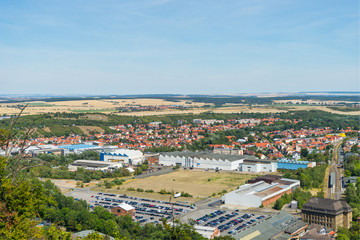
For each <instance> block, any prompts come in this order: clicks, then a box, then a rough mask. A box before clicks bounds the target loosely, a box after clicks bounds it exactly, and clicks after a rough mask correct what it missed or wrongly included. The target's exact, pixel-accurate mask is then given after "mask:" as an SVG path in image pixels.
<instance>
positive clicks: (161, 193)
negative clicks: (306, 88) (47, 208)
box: [0, 117, 360, 239]
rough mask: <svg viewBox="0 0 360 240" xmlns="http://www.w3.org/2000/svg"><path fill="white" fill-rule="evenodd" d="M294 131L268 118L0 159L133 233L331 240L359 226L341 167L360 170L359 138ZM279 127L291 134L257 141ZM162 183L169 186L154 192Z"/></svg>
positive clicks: (205, 122)
mask: <svg viewBox="0 0 360 240" xmlns="http://www.w3.org/2000/svg"><path fill="white" fill-rule="evenodd" d="M300 122H302V119H286V118H279V117H267V118H246V119H245V118H242V119H231V118H230V119H227V120H219V119H199V118H194V119H192V121H189V120H184V119H178V120H177V121H176V123H175V124H165V123H162V122H161V121H155V122H154V121H153V122H149V123H133V124H118V125H114V126H109V128H110V129H111V130H112V131H113V132H111V133H94V134H91V133H89V134H88V135H82V136H81V135H74V134H72V135H70V136H58V137H56V136H54V137H36V138H29V139H24V140H21V139H20V140H19V139H11V140H10V141H9V145H8V147H7V148H5V147H4V148H3V149H2V150H0V155H2V156H9V155H10V156H11V155H12V156H17V155H19V154H24V156H25V157H26V158H28V159H32V160H31V161H33V162H34V163H35V162H36V161H37V159H40V160H42V161H47V162H48V163H50V164H51V165H52V167H50V166H48V167H47V166H46V165H45V166H43V167H34V169H32V170H31V173H32V174H34V176H37V177H39V178H40V179H52V181H53V182H54V183H55V185H57V186H58V187H60V189H62V191H63V192H64V193H65V195H67V196H71V197H73V198H74V199H75V200H77V201H81V200H84V201H86V204H88V205H89V206H90V209H92V210H93V211H95V209H96V208H98V207H103V208H105V209H108V211H109V212H110V213H111V214H113V215H114V216H130V217H131V218H132V220H133V221H134V222H138V223H139V224H141V225H144V224H155V225H156V224H160V223H161V222H162V221H163V220H162V219H168V221H172V220H173V219H177V220H179V221H180V222H182V223H187V222H188V221H189V220H191V221H194V224H195V225H194V229H195V231H196V232H198V233H199V234H200V235H202V236H203V237H205V238H209V239H213V238H215V237H220V236H231V237H233V238H234V239H247V238H249V237H250V236H252V237H251V239H294V238H297V239H309V238H311V239H320V238H321V239H322V237H324V236H326V238H327V239H333V238H335V237H336V236H338V233H337V230H338V229H341V228H343V227H344V229H348V228H350V227H351V222H352V221H353V219H355V222H356V221H360V215H359V212H358V209H357V208H356V211H355V212H354V213H353V210H352V208H351V207H350V205H349V203H350V204H354V202H348V203H346V202H345V201H344V199H345V200H346V199H348V198H349V197H350V196H348V194H349V193H347V192H346V189H347V187H348V186H349V184H350V186H351V187H352V186H353V185H356V186H357V188H358V182H359V181H358V179H357V174H358V172H356V171H358V168H357V167H355V168H356V169H357V170H354V169H352V170H349V169H351V167H350V168H349V166H350V165H351V164H354V163H351V162H350V160H349V159H352V161H354V159H355V161H358V162H359V159H358V158H359V149H360V141H359V138H358V135H359V130H355V129H353V128H351V127H347V128H345V129H332V128H331V127H316V128H300V129H299V128H298V127H296V125H297V124H298V123H300ZM279 123H285V124H286V123H288V124H292V126H293V127H292V128H287V129H285V130H274V131H263V130H260V131H259V129H262V128H261V127H263V126H265V127H271V126H273V125H276V124H279ZM239 131H243V132H239ZM224 133H227V134H226V135H224V136H222V137H221V138H219V139H217V140H216V141H205V143H204V144H203V145H199V144H198V148H193V146H196V144H197V142H201V141H204V140H206V139H207V138H214V136H218V135H219V134H224ZM232 133H233V134H234V135H231V134H232ZM356 158H357V160H356ZM355 164H356V163H355ZM344 169H345V170H344ZM218 174H221V176H222V177H221V178H223V179H226V178H232V179H233V180H231V181H230V182H229V184H228V185H227V186H226V185H221V184H218V183H217V182H216V180H215V182H214V180H212V179H216V175H218ZM314 174H315V175H317V176H314ZM199 176H200V178H199V179H198V177H199ZM64 178H65V179H68V180H61V179H64ZM107 178H108V179H109V180H107ZM182 178H183V179H182ZM327 178H328V180H327ZM57 179H59V180H57ZM71 179H72V180H71ZM111 179H112V180H111ZM170 179H172V180H173V181H174V182H173V184H169V185H164V184H162V182H166V181H169V180H170ZM191 179H193V184H190V183H187V181H189V180H190V181H191ZM203 179H207V180H206V181H207V182H205V183H204V182H202V181H204V180H203ZM74 180H75V181H74ZM201 182H202V183H201ZM94 184H95V185H94ZM116 186H117V187H116ZM355 189H356V188H355ZM309 190H310V191H309ZM211 191H213V192H211ZM324 206H327V208H324ZM339 206H340V207H339ZM351 206H354V205H351ZM316 209H322V210H321V211H320V212H319V210H316ZM85 233H87V234H88V232H86V231H85V232H79V233H77V234H78V236H81V235H82V234H85ZM254 234H255V235H254Z"/></svg>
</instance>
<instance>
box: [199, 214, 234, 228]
mask: <svg viewBox="0 0 360 240" xmlns="http://www.w3.org/2000/svg"><path fill="white" fill-rule="evenodd" d="M237 215H239V213H237V212H232V213H228V214H226V215H224V216H221V217H220V218H218V219H214V220H212V221H210V222H208V223H206V224H205V226H210V227H216V226H217V225H219V224H220V223H223V222H226V221H227V220H229V219H230V218H233V217H235V216H237Z"/></svg>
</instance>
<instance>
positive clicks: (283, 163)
mask: <svg viewBox="0 0 360 240" xmlns="http://www.w3.org/2000/svg"><path fill="white" fill-rule="evenodd" d="M277 165H278V168H279V169H289V170H297V169H299V168H312V167H315V166H316V163H315V162H308V161H295V160H289V159H286V158H283V159H280V160H279V161H278V164H277Z"/></svg>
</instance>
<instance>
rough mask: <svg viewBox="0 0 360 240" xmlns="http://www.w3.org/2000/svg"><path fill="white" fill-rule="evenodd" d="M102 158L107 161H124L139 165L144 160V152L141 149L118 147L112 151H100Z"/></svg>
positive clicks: (124, 162)
mask: <svg viewBox="0 0 360 240" xmlns="http://www.w3.org/2000/svg"><path fill="white" fill-rule="evenodd" d="M100 160H101V161H105V162H122V163H123V164H130V165H137V164H141V163H142V162H144V154H143V153H142V152H141V151H139V150H130V149H117V150H115V151H112V152H107V153H106V152H104V153H100Z"/></svg>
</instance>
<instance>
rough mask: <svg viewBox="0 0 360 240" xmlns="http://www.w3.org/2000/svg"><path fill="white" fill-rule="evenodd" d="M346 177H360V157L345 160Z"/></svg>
mask: <svg viewBox="0 0 360 240" xmlns="http://www.w3.org/2000/svg"><path fill="white" fill-rule="evenodd" d="M344 170H345V176H346V177H349V176H360V156H359V155H356V154H354V155H351V156H345V158H344Z"/></svg>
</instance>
